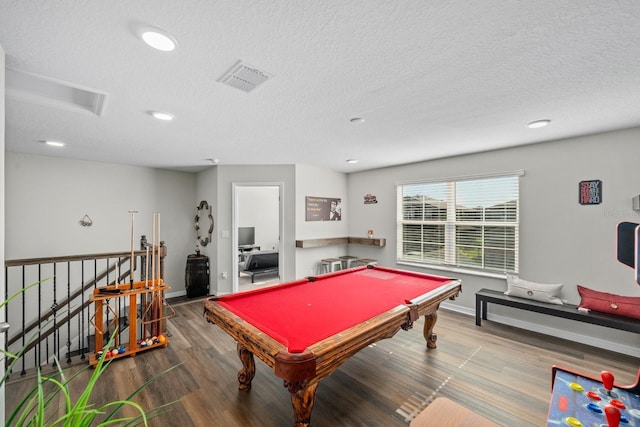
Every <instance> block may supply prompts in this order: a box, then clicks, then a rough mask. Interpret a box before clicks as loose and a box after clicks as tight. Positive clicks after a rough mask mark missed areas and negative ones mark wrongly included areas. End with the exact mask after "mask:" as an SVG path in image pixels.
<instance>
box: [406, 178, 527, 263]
mask: <svg viewBox="0 0 640 427" xmlns="http://www.w3.org/2000/svg"><path fill="white" fill-rule="evenodd" d="M521 175H523V172H510V173H507V174H500V175H491V176H483V177H473V178H459V179H453V180H447V181H422V182H411V183H401V184H398V187H397V189H398V223H397V233H398V239H397V242H398V246H397V260H398V261H400V262H402V261H406V262H414V263H416V262H417V263H424V264H428V265H440V266H450V267H462V268H468V269H478V270H484V271H490V272H505V273H517V272H518V223H519V213H518V204H519V200H518V199H519V177H520V176H521Z"/></svg>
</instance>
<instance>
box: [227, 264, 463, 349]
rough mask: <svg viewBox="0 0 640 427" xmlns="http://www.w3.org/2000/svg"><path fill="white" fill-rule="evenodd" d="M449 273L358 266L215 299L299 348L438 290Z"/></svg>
mask: <svg viewBox="0 0 640 427" xmlns="http://www.w3.org/2000/svg"><path fill="white" fill-rule="evenodd" d="M450 281H451V279H450V278H447V277H439V276H427V275H424V274H419V273H412V272H406V271H403V272H399V271H397V270H391V269H385V268H381V267H377V268H366V267H362V268H360V269H356V270H355V271H346V270H345V271H341V272H337V273H333V274H326V275H323V276H318V277H316V278H315V279H314V280H313V281H309V280H308V279H304V280H298V281H296V282H291V283H287V284H282V285H280V286H275V287H270V288H265V289H260V290H256V291H251V292H245V293H241V294H235V295H230V296H225V297H221V298H219V299H218V303H219V304H220V305H222V306H223V307H225V308H226V309H228V310H229V311H231V312H233V313H235V314H236V315H238V316H240V317H242V318H243V319H244V320H245V321H247V322H249V323H251V324H252V325H253V326H255V327H256V328H258V329H260V330H261V331H263V332H265V333H266V334H268V335H269V336H271V337H272V338H274V339H275V340H277V341H279V342H280V343H282V344H283V345H285V346H287V347H288V349H289V352H291V353H300V352H302V351H304V349H305V348H307V347H309V346H310V345H311V344H313V343H316V342H318V341H320V340H323V339H325V338H328V337H330V336H332V335H335V334H337V333H339V332H342V331H344V330H346V329H348V328H350V327H352V326H354V325H357V324H359V323H361V322H364V321H366V320H368V319H370V318H372V317H375V316H376V315H378V314H380V313H383V312H385V311H388V310H390V309H392V308H394V307H397V306H399V305H403V304H408V303H410V300H412V299H414V298H417V297H419V296H423V295H425V294H428V293H429V292H431V291H434V290H436V289H437V288H439V287H440V286H442V285H443V284H444V283H449V282H450Z"/></svg>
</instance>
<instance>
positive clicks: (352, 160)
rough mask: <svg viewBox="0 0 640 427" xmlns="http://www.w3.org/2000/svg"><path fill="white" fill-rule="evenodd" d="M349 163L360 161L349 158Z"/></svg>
mask: <svg viewBox="0 0 640 427" xmlns="http://www.w3.org/2000/svg"><path fill="white" fill-rule="evenodd" d="M347 163H358V159H349V160H347Z"/></svg>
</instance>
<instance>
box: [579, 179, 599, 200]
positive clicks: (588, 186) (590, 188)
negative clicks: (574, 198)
mask: <svg viewBox="0 0 640 427" xmlns="http://www.w3.org/2000/svg"><path fill="white" fill-rule="evenodd" d="M578 201H579V202H580V204H581V205H599V204H600V203H602V181H600V180H599V179H591V180H587V181H580V182H579V183H578Z"/></svg>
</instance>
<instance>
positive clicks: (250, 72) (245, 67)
mask: <svg viewBox="0 0 640 427" xmlns="http://www.w3.org/2000/svg"><path fill="white" fill-rule="evenodd" d="M271 77H273V76H272V75H271V74H269V73H266V72H264V71H261V70H258V69H257V68H256V67H254V66H253V65H249V64H247V63H245V62H242V61H238V62H236V63H235V64H233V66H232V67H231V68H230V69H229V71H227V72H226V73H224V75H223V76H222V77H220V79H218V81H219V82H221V83H224V84H226V85H228V86H231V87H232V88H235V89H240V90H242V91H244V92H251V91H252V90H254V89H255V88H256V87H258V86H260V85H261V84H262V83H264V82H266V81H267V80H268V79H269V78H271Z"/></svg>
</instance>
